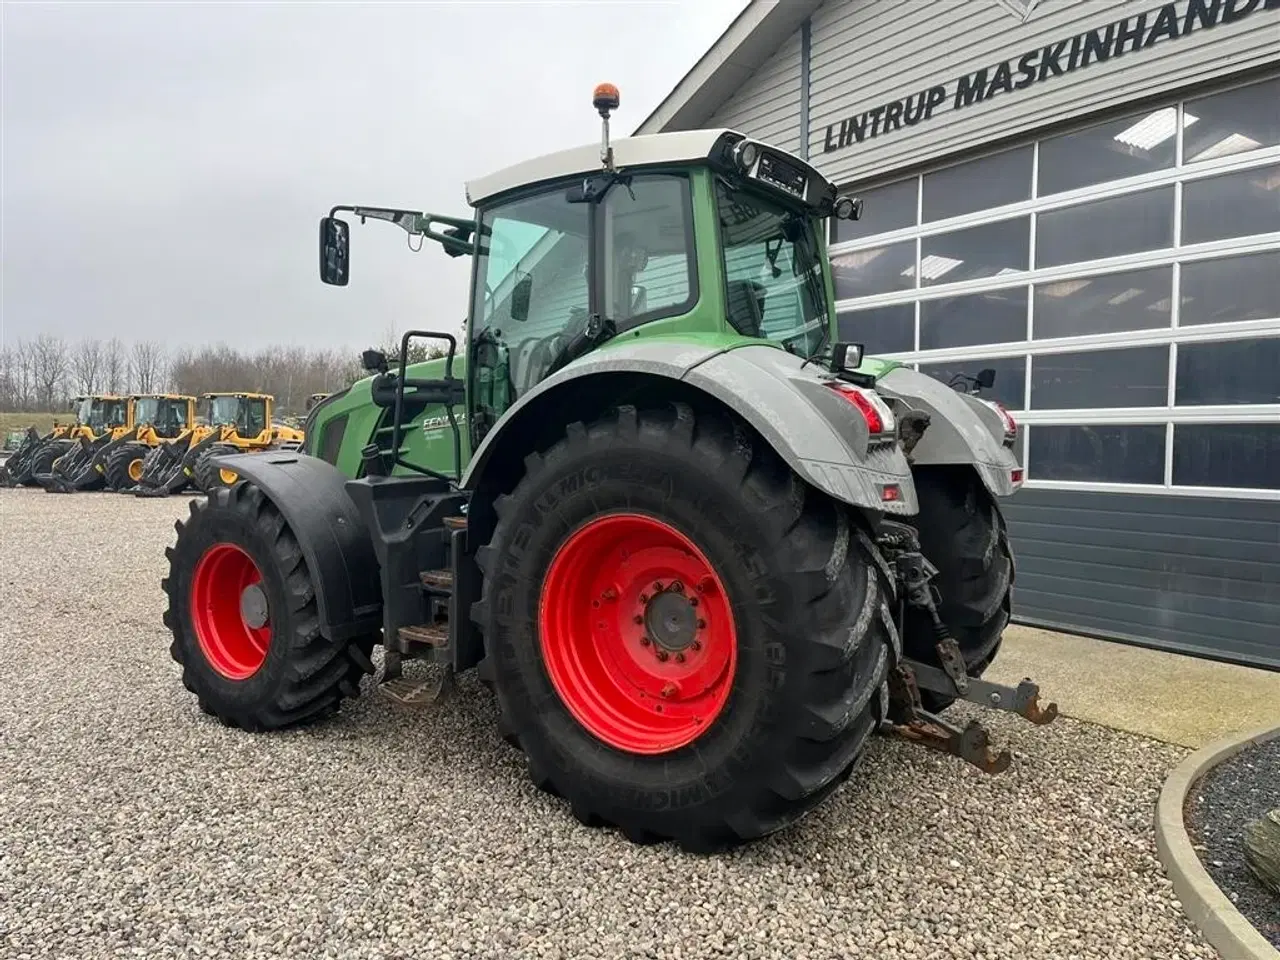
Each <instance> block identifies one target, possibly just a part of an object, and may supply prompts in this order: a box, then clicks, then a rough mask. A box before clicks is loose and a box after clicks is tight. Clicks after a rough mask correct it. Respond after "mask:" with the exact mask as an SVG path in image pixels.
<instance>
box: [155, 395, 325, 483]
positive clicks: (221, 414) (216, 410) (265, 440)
mask: <svg viewBox="0 0 1280 960" xmlns="http://www.w3.org/2000/svg"><path fill="white" fill-rule="evenodd" d="M274 405H275V397H273V396H272V395H270V394H264V393H207V394H204V395H202V396H201V398H200V411H199V417H198V419H197V422H196V425H195V426H194V427H193V428H192V429H190V430H188V431H186V432H184V433H183V434H182V435H180V436H179V437H178V438H177V440H175V441H174V442H173V443H170V444H166V445H164V446H161V447H157V448H155V449H153V450H152V451H151V452H150V453H149V454H147V457H146V460H145V461H144V463H143V468H142V478H141V482H140V483H139V485H138V486H137V487H134V488H133V489H132V491H131V492H133V493H135V494H136V495H137V496H141V497H166V496H169V495H170V494H175V493H181V492H182V491H183V490H185V489H186V488H187V487H188V486H191V485H194V486H195V487H196V488H197V489H198V490H200V491H202V492H205V493H207V492H209V491H210V490H212V489H216V488H218V487H227V486H231V485H233V484H234V483H235V482H236V481H237V480H238V479H239V477H238V475H237V474H236V473H235V472H234V471H231V470H222V469H220V468H218V467H217V466H216V464H215V463H214V462H213V460H212V459H211V458H212V457H214V456H220V455H223V454H227V453H254V452H259V451H263V450H296V449H299V448H300V447H301V445H302V441H303V439H304V438H305V434H304V433H303V432H302V431H301V430H295V429H294V428H292V427H289V426H287V425H285V424H281V423H275V422H273V420H272V412H273V408H274Z"/></svg>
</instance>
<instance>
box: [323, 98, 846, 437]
mask: <svg viewBox="0 0 1280 960" xmlns="http://www.w3.org/2000/svg"><path fill="white" fill-rule="evenodd" d="M618 103H619V97H618V93H617V90H616V88H614V87H612V85H609V84H602V85H601V86H600V88H598V89H597V90H596V92H595V96H594V98H593V105H594V106H595V108H596V110H597V111H598V113H599V115H600V117H601V119H602V121H603V139H602V143H601V147H600V149H599V150H598V151H597V150H596V149H595V148H593V147H579V148H575V149H570V150H565V151H561V152H559V153H555V154H551V155H549V156H545V157H538V158H535V159H533V160H529V161H526V162H524V163H520V164H517V165H515V166H513V167H510V168H508V169H506V170H503V171H500V172H498V173H495V174H492V175H490V176H487V177H483V178H481V179H479V180H476V181H474V182H472V183H469V184H468V185H467V197H468V200H469V202H470V203H471V204H472V206H473V207H474V208H475V210H476V214H475V219H474V221H463V220H457V219H453V218H448V217H441V216H438V215H434V214H424V213H418V212H412V211H403V210H386V209H378V208H368V207H335V208H334V210H333V211H332V212H331V215H330V216H329V217H327V218H325V219H324V221H322V224H321V277H322V279H323V280H324V282H326V283H329V284H333V285H345V284H346V283H347V282H348V281H349V257H350V253H349V251H350V244H349V236H348V226H347V224H346V222H345V221H342V220H340V219H338V218H337V213H339V212H341V211H344V210H345V211H350V212H352V213H354V214H355V215H356V216H358V217H360V219H361V221H362V222H363V221H364V220H365V219H367V218H376V219H385V220H388V221H390V222H392V223H395V224H396V225H398V226H400V227H401V228H403V229H405V230H406V231H407V232H409V233H410V234H411V235H415V236H421V237H423V238H427V239H432V240H435V241H437V242H439V243H440V244H441V245H442V246H443V247H444V249H445V251H446V252H447V253H449V254H451V255H453V256H459V255H463V254H470V255H471V256H472V257H473V268H472V293H471V303H470V311H469V318H468V324H467V336H468V339H469V344H468V345H467V347H466V351H465V352H466V356H465V362H466V364H467V377H468V386H469V388H470V396H471V404H470V405H471V407H472V409H471V410H469V411H468V416H469V419H470V426H471V435H470V437H469V438H468V440H469V441H470V444H469V445H470V446H472V447H475V446H477V445H479V444H480V443H481V442H482V441H483V439H484V437H485V436H486V435H487V433H488V431H489V430H490V429H491V428H492V427H493V425H494V424H495V423H496V422H497V421H498V420H499V419H500V418H501V417H502V416H503V414H504V413H505V412H506V411H507V410H509V409H510V408H511V407H512V406H513V405H514V404H516V403H517V402H518V401H519V400H520V398H521V397H523V396H525V395H527V394H528V393H529V392H530V391H532V390H534V389H535V388H536V387H537V385H538V384H539V383H541V382H543V381H544V380H546V379H547V378H548V377H550V376H552V375H554V374H555V373H557V372H558V371H559V370H561V369H563V368H564V367H565V366H567V365H568V364H570V363H572V362H573V361H574V360H576V359H577V358H579V357H581V356H583V355H585V354H587V353H589V352H591V351H593V350H595V349H597V348H600V347H604V346H606V345H612V344H621V343H626V342H632V341H635V340H637V339H642V338H648V337H662V336H665V335H669V334H671V333H675V332H678V333H679V334H680V335H681V336H685V337H687V336H689V335H694V336H698V337H701V338H703V339H704V340H705V342H708V343H710V342H723V343H726V344H727V343H729V342H730V341H737V342H744V341H747V342H750V341H754V342H758V343H761V342H762V343H767V344H770V345H773V346H776V347H777V348H779V349H782V350H786V351H788V352H790V353H793V354H795V355H797V356H801V357H805V358H810V359H815V360H816V359H817V358H818V357H819V356H820V355H821V354H822V353H824V351H826V349H827V348H828V346H829V345H830V342H831V339H832V338H831V332H832V330H833V329H834V327H835V311H834V291H833V286H832V282H831V277H830V270H829V265H828V261H827V258H826V244H825V231H824V223H825V220H826V219H827V218H829V217H838V218H850V219H856V218H857V217H858V216H859V215H860V212H861V203H860V201H857V200H854V199H852V198H848V197H841V196H839V195H838V194H837V191H836V188H835V186H834V184H832V183H831V181H829V180H828V179H827V178H826V177H824V176H823V175H822V174H820V173H819V172H818V171H817V170H815V169H814V168H813V167H812V166H810V165H809V164H808V163H806V162H805V161H803V160H801V159H799V158H798V157H795V156H793V155H792V154H790V153H787V152H786V151H783V150H781V149H778V148H776V147H773V146H770V145H768V144H765V143H761V142H758V141H756V140H752V139H750V138H748V137H746V136H744V135H743V134H741V133H738V132H736V131H732V130H694V131H687V132H683V133H678V134H661V135H654V136H637V137H630V138H625V139H621V140H618V141H616V142H611V141H610V139H609V116H610V113H611V112H612V111H613V110H615V109H616V108H617V106H618ZM440 226H443V227H444V229H440ZM402 353H403V351H402ZM857 356H858V355H857V354H855V362H854V363H853V364H852V366H857V362H856V358H857ZM374 369H376V364H375V367H374Z"/></svg>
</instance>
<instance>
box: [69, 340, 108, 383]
mask: <svg viewBox="0 0 1280 960" xmlns="http://www.w3.org/2000/svg"><path fill="white" fill-rule="evenodd" d="M102 368H103V362H102V341H101V340H81V341H80V342H79V343H77V344H76V348H75V350H74V351H72V354H71V375H72V376H73V377H75V379H76V383H77V384H78V385H79V388H80V391H81V392H82V393H97V392H98V390H99V388H100V387H101V385H102V373H103V369H102Z"/></svg>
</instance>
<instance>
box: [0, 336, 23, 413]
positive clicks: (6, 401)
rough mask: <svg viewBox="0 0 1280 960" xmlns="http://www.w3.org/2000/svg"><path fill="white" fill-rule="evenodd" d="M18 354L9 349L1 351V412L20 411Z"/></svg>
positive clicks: (5, 348)
mask: <svg viewBox="0 0 1280 960" xmlns="http://www.w3.org/2000/svg"><path fill="white" fill-rule="evenodd" d="M19 402H20V401H19V397H18V354H17V351H15V350H11V349H9V348H8V347H4V348H2V349H0V410H18V409H20V407H19V406H18V404H19Z"/></svg>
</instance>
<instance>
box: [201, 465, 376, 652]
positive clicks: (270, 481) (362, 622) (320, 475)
mask: <svg viewBox="0 0 1280 960" xmlns="http://www.w3.org/2000/svg"><path fill="white" fill-rule="evenodd" d="M217 462H218V465H219V466H221V467H225V468H226V469H228V470H234V471H235V472H236V473H237V474H239V475H240V477H241V478H242V479H244V480H248V481H250V482H251V483H253V484H254V485H255V486H257V487H259V488H260V489H261V490H262V492H263V494H264V495H265V496H266V497H267V499H269V500H270V501H271V502H272V503H273V504H274V505H275V507H276V509H277V510H279V511H280V513H281V515H282V516H283V517H284V519H285V521H286V522H287V523H288V524H289V528H290V529H291V530H292V531H293V534H294V536H295V537H296V538H297V540H298V546H299V547H300V548H301V549H302V556H303V558H304V559H305V560H306V562H307V569H308V570H310V571H311V576H312V578H313V581H314V583H315V590H316V605H317V607H318V608H319V614H320V630H321V632H322V633H324V635H325V636H326V637H328V638H329V639H331V640H335V641H343V640H349V639H351V638H353V637H358V636H361V635H364V634H368V633H373V632H374V631H376V630H379V629H380V628H381V627H382V584H381V579H380V571H379V566H378V557H377V555H376V554H375V553H374V549H373V537H372V536H371V535H370V533H369V528H368V527H367V526H366V525H365V522H364V519H363V518H362V517H361V516H360V511H359V510H358V509H356V505H355V503H354V502H353V501H352V499H351V498H350V497H349V496H347V491H346V483H347V477H346V476H344V475H343V474H342V473H340V472H339V471H338V470H337V468H335V467H333V466H332V465H330V464H328V463H326V462H325V461H323V460H321V459H319V458H317V457H310V456H307V455H306V454H299V453H296V452H294V451H289V452H280V453H271V452H267V453H236V454H227V455H226V456H220V457H218V458H217Z"/></svg>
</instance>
